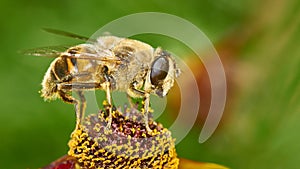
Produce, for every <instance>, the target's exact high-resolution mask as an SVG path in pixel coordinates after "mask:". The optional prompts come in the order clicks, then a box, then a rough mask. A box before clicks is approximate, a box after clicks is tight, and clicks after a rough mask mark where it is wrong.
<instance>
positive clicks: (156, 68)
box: [150, 56, 169, 85]
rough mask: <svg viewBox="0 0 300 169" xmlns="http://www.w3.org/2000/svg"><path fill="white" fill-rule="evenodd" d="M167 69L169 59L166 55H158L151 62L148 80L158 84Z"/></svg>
mask: <svg viewBox="0 0 300 169" xmlns="http://www.w3.org/2000/svg"><path fill="white" fill-rule="evenodd" d="M168 71H169V61H168V59H167V58H166V57H164V56H161V57H158V58H157V59H156V60H155V61H154V62H153V64H152V67H151V73H150V80H151V83H152V84H153V85H158V84H159V82H160V81H162V80H164V79H165V78H166V77H167V75H168Z"/></svg>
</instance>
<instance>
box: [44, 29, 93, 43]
mask: <svg viewBox="0 0 300 169" xmlns="http://www.w3.org/2000/svg"><path fill="white" fill-rule="evenodd" d="M43 30H45V31H46V32H49V33H53V34H56V35H61V36H66V37H70V38H74V39H78V40H83V41H88V42H96V40H95V39H90V38H88V37H85V36H81V35H77V34H74V33H71V32H66V31H62V30H57V29H51V28H43Z"/></svg>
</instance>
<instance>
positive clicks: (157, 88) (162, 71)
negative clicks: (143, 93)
mask: <svg viewBox="0 0 300 169" xmlns="http://www.w3.org/2000/svg"><path fill="white" fill-rule="evenodd" d="M179 73H180V70H179V69H178V68H177V66H176V63H175V60H174V59H173V58H172V56H171V54H170V53H168V52H166V51H164V50H161V49H160V48H157V49H156V51H155V52H154V60H153V62H152V64H151V70H150V73H149V79H150V83H151V90H152V92H153V93H155V94H156V95H158V96H160V97H164V96H166V95H167V93H168V91H169V90H170V88H171V87H172V86H173V85H174V79H175V78H176V77H178V75H179Z"/></svg>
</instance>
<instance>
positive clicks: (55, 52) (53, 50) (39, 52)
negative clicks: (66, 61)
mask: <svg viewBox="0 0 300 169" xmlns="http://www.w3.org/2000/svg"><path fill="white" fill-rule="evenodd" d="M71 46H74V45H60V46H46V47H39V48H33V49H25V50H21V51H19V52H20V53H21V54H23V55H31V56H45V57H59V56H61V55H62V54H63V56H64V57H68V58H75V59H87V60H98V61H103V62H115V63H120V62H121V60H120V59H119V58H116V57H114V56H110V55H106V54H100V53H86V52H80V53H76V54H70V53H68V52H66V51H67V49H69V48H70V47H71Z"/></svg>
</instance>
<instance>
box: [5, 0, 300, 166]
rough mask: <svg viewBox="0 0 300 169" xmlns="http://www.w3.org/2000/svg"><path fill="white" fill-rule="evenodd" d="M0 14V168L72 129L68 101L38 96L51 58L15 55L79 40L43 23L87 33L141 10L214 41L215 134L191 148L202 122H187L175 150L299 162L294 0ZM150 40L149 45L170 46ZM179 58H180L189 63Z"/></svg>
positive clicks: (299, 17) (299, 30)
mask: <svg viewBox="0 0 300 169" xmlns="http://www.w3.org/2000/svg"><path fill="white" fill-rule="evenodd" d="M0 11H1V15H0V18H1V19H0V21H1V26H0V34H1V42H0V43H1V45H0V46H1V56H0V58H1V61H0V69H1V71H0V72H1V76H0V77H1V83H0V89H1V96H2V98H1V102H0V104H1V113H0V133H1V136H0V168H3V169H25V168H31V169H34V168H38V167H41V166H44V165H46V164H48V163H50V162H51V161H53V160H55V159H57V158H58V157H60V156H62V155H64V154H66V152H67V150H68V147H67V142H68V139H69V135H70V133H71V132H72V129H73V128H74V121H75V117H74V114H73V107H72V106H71V105H67V104H64V103H62V102H61V101H53V102H51V103H47V102H44V101H43V99H42V98H40V96H39V93H38V91H39V90H40V89H41V86H40V83H41V80H42V78H43V75H44V73H45V71H46V69H47V68H48V66H49V64H50V62H51V59H49V58H40V57H34V56H23V55H21V54H18V53H17V51H18V50H20V49H27V48H34V47H39V46H49V45H59V44H74V43H79V42H78V41H76V40H72V39H68V38H63V37H58V36H56V35H51V34H47V33H45V32H43V31H41V28H43V27H50V28H57V29H61V30H67V31H70V32H75V33H78V34H82V35H86V36H89V35H91V34H93V33H94V32H95V31H96V30H97V29H99V28H100V27H101V26H102V25H104V24H106V23H108V22H109V21H112V20H114V19H117V18H119V17H122V16H124V15H128V14H132V13H136V12H146V11H151V12H165V13H170V14H174V15H177V16H179V17H182V18H185V19H187V20H189V21H190V22H192V23H193V24H195V25H196V26H198V27H199V28H200V29H201V30H202V31H203V32H204V33H205V34H206V35H207V36H208V37H209V38H210V39H211V40H212V42H213V44H214V45H215V46H216V48H217V50H218V52H219V54H220V56H221V58H222V61H223V62H224V65H225V68H226V73H227V75H228V85H229V91H228V99H227V105H226V111H225V113H224V116H223V119H222V121H221V124H220V126H219V128H218V130H217V132H215V133H214V135H213V136H212V137H211V138H210V139H209V140H208V141H207V142H205V143H203V144H199V143H198V141H197V140H198V136H199V133H200V130H201V125H195V127H194V129H193V131H191V133H190V134H189V135H188V137H186V138H185V139H184V140H183V141H182V142H181V143H180V144H179V145H178V147H177V149H178V154H179V156H180V157H184V158H189V159H193V160H197V161H204V162H214V163H218V164H223V165H226V166H228V167H230V168H243V169H246V168H249V169H253V168H262V169H266V168H291V169H292V168H299V167H297V166H299V165H298V163H299V161H300V154H299V152H300V134H299V133H298V132H299V130H300V104H299V101H300V88H299V87H300V85H299V83H300V70H299V69H300V48H299V46H300V1H298V0H273V1H271V0H263V1H258V0H256V1H253V0H244V1H239V0H231V1H225V0H220V1H209V0H206V1H197V0H190V1H174V0H173V1H166V0H165V1H162V0H154V1H132V0H129V1H126V2H125V1H120V0H89V1H79V0H73V1H70V0H65V1H58V0H53V1H38V0H28V1H21V0H15V1H9V0H2V1H1V2H0ZM148 37H149V35H148ZM140 38H141V39H143V38H147V36H145V37H140ZM162 39H163V38H162ZM157 40H159V38H155V37H154V38H153V41H151V40H149V41H150V42H152V43H153V44H159V45H161V46H163V47H164V46H167V49H168V48H172V47H171V46H172V43H167V42H168V41H167V40H166V41H164V40H162V41H157ZM188 56H189V54H188V53H187V54H186V55H184V56H182V57H183V59H185V60H187V61H188V60H189V57H188ZM166 119H167V118H162V122H163V123H168V122H167V121H165V120H166Z"/></svg>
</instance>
